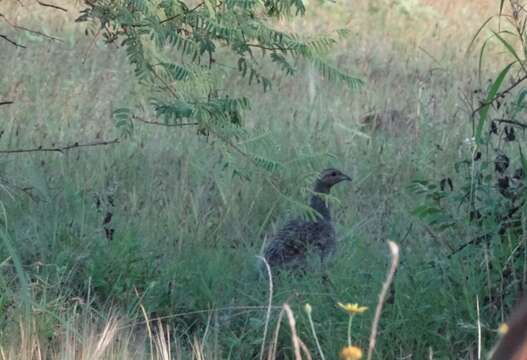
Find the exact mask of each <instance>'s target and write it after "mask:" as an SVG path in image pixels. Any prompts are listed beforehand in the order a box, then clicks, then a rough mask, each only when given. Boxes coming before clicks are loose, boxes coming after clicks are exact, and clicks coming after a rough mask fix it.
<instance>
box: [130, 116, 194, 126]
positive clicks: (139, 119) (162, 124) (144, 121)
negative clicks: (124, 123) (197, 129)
mask: <svg viewBox="0 0 527 360" xmlns="http://www.w3.org/2000/svg"><path fill="white" fill-rule="evenodd" d="M132 119H133V120H137V121H140V122H142V123H145V124H148V125H159V126H168V127H181V126H195V125H199V123H198V122H188V123H178V124H167V123H163V122H160V121H153V120H146V119H143V118H141V117H139V116H135V115H134V116H133V117H132Z"/></svg>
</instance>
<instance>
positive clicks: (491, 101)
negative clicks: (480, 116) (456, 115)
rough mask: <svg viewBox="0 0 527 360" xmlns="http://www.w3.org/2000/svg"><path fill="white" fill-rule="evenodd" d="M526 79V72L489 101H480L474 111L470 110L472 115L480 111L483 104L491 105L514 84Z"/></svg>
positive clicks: (511, 88) (513, 86) (514, 85)
mask: <svg viewBox="0 0 527 360" xmlns="http://www.w3.org/2000/svg"><path fill="white" fill-rule="evenodd" d="M525 80H527V74H526V75H524V76H522V77H521V78H519V79H518V80H516V81H515V82H513V83H512V85H511V86H509V87H508V88H507V89H505V90H503V91H502V92H500V93H498V94H496V96H494V97H493V98H492V99H490V100H489V101H483V102H481V104H480V106H478V107H477V108H476V109H475V110H474V111H472V117H473V116H474V115H476V113H477V112H478V111H480V110H481V109H483V108H484V107H485V106H489V105H491V104H492V103H493V102H494V101H496V100H497V99H499V98H500V97H502V96H503V95H505V94H508V93H509V92H511V91H512V90H513V89H514V88H515V87H516V86H518V85H520V83H522V82H523V81H525Z"/></svg>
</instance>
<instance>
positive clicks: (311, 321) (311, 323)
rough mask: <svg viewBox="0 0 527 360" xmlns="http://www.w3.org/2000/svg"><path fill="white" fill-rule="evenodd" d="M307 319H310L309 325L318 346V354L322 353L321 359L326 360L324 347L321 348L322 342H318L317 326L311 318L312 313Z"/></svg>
mask: <svg viewBox="0 0 527 360" xmlns="http://www.w3.org/2000/svg"><path fill="white" fill-rule="evenodd" d="M307 318H308V319H309V324H310V325H311V332H312V333H313V337H314V338H315V342H316V344H317V349H318V352H319V353H320V358H321V359H322V360H326V358H325V357H324V353H323V352H322V347H321V346H320V342H319V341H318V337H317V333H316V331H315V324H313V319H312V318H311V312H309V311H308V312H307Z"/></svg>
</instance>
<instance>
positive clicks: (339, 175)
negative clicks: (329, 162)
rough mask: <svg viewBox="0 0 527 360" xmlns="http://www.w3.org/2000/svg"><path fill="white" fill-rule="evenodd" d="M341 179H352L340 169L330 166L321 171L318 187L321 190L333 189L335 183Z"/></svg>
mask: <svg viewBox="0 0 527 360" xmlns="http://www.w3.org/2000/svg"><path fill="white" fill-rule="evenodd" d="M341 181H351V177H350V176H348V175H346V174H344V173H343V172H342V171H340V170H338V169H333V168H329V169H326V170H324V171H322V172H321V173H320V175H319V176H318V179H317V187H318V188H320V190H323V189H327V190H329V189H331V187H332V186H333V185H336V184H338V183H339V182H341Z"/></svg>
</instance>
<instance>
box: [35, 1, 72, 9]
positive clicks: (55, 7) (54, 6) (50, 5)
mask: <svg viewBox="0 0 527 360" xmlns="http://www.w3.org/2000/svg"><path fill="white" fill-rule="evenodd" d="M37 3H38V4H39V5H41V6H44V7H50V8H53V9H57V10H61V11H64V12H68V10H67V9H65V8H63V7H60V6H57V5H53V4H46V3H45V2H42V1H40V0H37Z"/></svg>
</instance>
